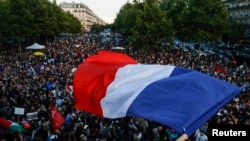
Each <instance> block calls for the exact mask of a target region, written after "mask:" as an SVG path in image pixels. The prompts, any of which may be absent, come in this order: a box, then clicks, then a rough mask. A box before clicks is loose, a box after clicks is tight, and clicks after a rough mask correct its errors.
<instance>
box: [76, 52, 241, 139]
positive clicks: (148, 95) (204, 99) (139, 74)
mask: <svg viewBox="0 0 250 141" xmlns="http://www.w3.org/2000/svg"><path fill="white" fill-rule="evenodd" d="M73 91H74V92H73V94H74V97H75V108H76V109H81V110H83V111H86V112H89V113H91V114H95V115H98V116H102V117H106V118H121V117H126V116H137V117H142V118H146V119H150V120H153V121H156V122H159V123H163V124H165V125H167V126H169V127H171V128H173V129H175V130H176V131H177V132H178V133H179V134H183V133H186V134H187V135H189V136H190V135H191V134H192V133H194V132H195V131H196V130H197V129H198V128H199V127H200V126H201V125H202V124H203V123H205V122H206V121H207V120H208V119H209V118H210V117H211V116H212V115H213V114H215V113H216V112H217V111H218V110H219V109H220V108H221V107H223V106H224V105H225V104H227V103H228V102H229V101H230V100H232V99H233V98H234V97H235V96H236V95H238V94H239V93H240V92H241V91H242V89H241V88H240V87H238V86H236V85H234V84H231V83H228V82H226V81H223V80H220V79H218V78H215V77H212V76H209V75H206V74H203V73H200V72H198V71H195V70H191V69H186V68H180V67H176V66H169V65H142V64H139V63H138V62H137V61H136V60H134V59H132V58H131V57H129V56H127V55H125V54H120V53H115V52H108V51H100V52H99V53H98V54H97V55H94V56H90V57H89V58H87V59H86V60H85V61H84V62H83V63H82V64H80V65H79V66H78V68H77V70H76V72H75V74H74V81H73Z"/></svg>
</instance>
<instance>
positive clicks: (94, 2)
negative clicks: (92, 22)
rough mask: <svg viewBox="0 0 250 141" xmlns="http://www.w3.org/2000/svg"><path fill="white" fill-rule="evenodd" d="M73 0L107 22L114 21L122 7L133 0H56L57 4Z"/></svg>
mask: <svg viewBox="0 0 250 141" xmlns="http://www.w3.org/2000/svg"><path fill="white" fill-rule="evenodd" d="M50 1H53V0H50ZM73 1H74V2H75V3H83V4H85V5H86V6H88V7H89V8H90V9H91V10H92V11H93V12H94V13H95V14H96V15H97V16H98V17H99V18H101V19H102V20H104V21H105V22H106V23H113V22H114V19H115V17H116V14H117V13H118V12H119V11H120V9H121V7H122V6H123V5H124V4H126V3H127V2H131V1H132V0H56V2H57V4H59V3H61V2H73Z"/></svg>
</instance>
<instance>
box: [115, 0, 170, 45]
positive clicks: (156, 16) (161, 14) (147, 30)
mask: <svg viewBox="0 0 250 141" xmlns="http://www.w3.org/2000/svg"><path fill="white" fill-rule="evenodd" d="M114 27H115V29H116V31H117V32H119V33H121V34H122V35H124V36H125V37H128V39H129V41H130V45H131V46H133V47H134V48H135V49H150V50H159V49H161V43H162V42H165V41H169V40H172V37H173V30H172V22H171V21H170V20H168V19H167V15H166V12H165V11H163V10H162V9H161V8H160V5H159V3H158V2H157V1H156V0H146V1H145V2H138V1H136V0H135V1H134V3H133V4H131V3H127V4H125V5H124V6H123V7H122V9H121V10H120V11H119V13H118V15H117V17H116V19H115V22H114Z"/></svg>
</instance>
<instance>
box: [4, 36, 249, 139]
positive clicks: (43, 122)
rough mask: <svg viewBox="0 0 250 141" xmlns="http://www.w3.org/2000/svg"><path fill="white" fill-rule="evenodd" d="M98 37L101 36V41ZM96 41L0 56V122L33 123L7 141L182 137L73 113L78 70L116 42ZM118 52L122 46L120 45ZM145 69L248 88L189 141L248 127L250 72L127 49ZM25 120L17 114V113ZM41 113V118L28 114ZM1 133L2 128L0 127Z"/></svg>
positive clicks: (230, 64) (172, 51)
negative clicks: (216, 129)
mask: <svg viewBox="0 0 250 141" xmlns="http://www.w3.org/2000/svg"><path fill="white" fill-rule="evenodd" d="M97 36H98V35H97ZM97 36H95V37H93V36H90V34H83V35H81V36H77V37H74V38H67V39H61V40H55V41H54V42H51V43H49V44H48V45H46V48H45V49H44V50H42V52H44V55H41V56H35V55H34V51H33V50H23V51H21V52H19V50H18V49H15V48H8V49H1V52H0V80H1V81H0V86H1V89H0V101H1V102H0V117H2V118H5V119H9V120H11V121H13V122H16V123H18V124H20V125H23V123H27V122H28V123H29V124H30V127H29V128H28V129H27V132H18V133H12V132H6V131H5V130H3V129H2V128H0V129H1V136H0V139H1V140H6V141H12V140H13V141H49V140H51V141H52V140H60V141H101V140H102V141H105V140H106V141H123V140H124V141H127V140H130V141H173V140H176V139H177V138H178V137H179V136H180V135H178V134H177V133H176V132H175V131H174V130H173V129H171V128H169V127H167V126H166V125H163V124H160V123H157V122H155V121H150V120H147V119H143V118H139V117H125V118H120V119H106V118H102V117H98V116H95V115H92V114H89V113H86V112H84V111H81V110H78V109H75V108H74V94H73V87H72V86H73V84H72V82H73V77H74V71H75V70H76V69H77V66H78V65H79V64H80V63H82V62H84V60H85V59H86V58H87V57H88V56H91V55H95V54H97V53H98V51H100V50H110V49H111V48H112V47H113V46H114V42H113V41H112V40H109V41H107V42H102V41H101V40H100V39H99V38H96V37H97ZM119 45H120V46H124V44H123V43H122V42H120V43H119ZM122 52H123V53H126V54H128V55H129V56H131V57H133V58H134V59H136V60H137V61H138V62H139V63H142V64H161V65H175V66H180V67H185V68H190V69H195V70H198V71H200V72H203V73H206V74H208V75H211V76H214V77H217V78H219V79H222V80H225V81H228V82H231V83H233V84H236V85H238V86H243V85H248V87H246V88H245V89H244V90H243V91H242V92H241V93H240V94H239V95H238V96H237V97H235V98H234V99H233V100H232V101H231V102H229V103H228V104H227V105H225V106H224V107H222V108H221V110H219V111H218V113H216V114H215V115H214V116H213V117H211V119H209V120H208V121H207V122H206V123H204V125H203V126H202V127H201V128H200V129H198V130H197V132H196V133H194V135H193V136H192V137H190V138H189V140H190V141H195V140H196V139H197V140H198V139H201V138H202V139H204V140H206V136H207V127H208V126H209V124H212V123H214V124H248V125H249V124H250V91H249V90H250V89H249V80H250V70H249V66H248V65H247V64H241V65H238V64H237V60H236V62H235V60H231V59H223V58H217V57H215V56H207V55H197V54H194V53H193V52H191V51H187V52H184V51H183V50H182V49H176V48H171V47H170V48H166V49H165V50H162V51H161V52H155V51H152V52H151V51H141V50H132V49H129V48H127V49H126V50H123V51H122ZM51 104H54V105H55V106H56V108H57V110H58V111H59V112H60V114H61V115H62V116H63V117H64V118H65V123H64V124H63V125H62V126H61V128H60V129H58V130H53V129H52V127H51V118H50V116H49V106H50V105H51ZM16 107H21V108H24V114H23V115H18V114H15V108H16ZM34 112H37V118H34V119H30V118H27V113H34ZM0 127H1V126H0Z"/></svg>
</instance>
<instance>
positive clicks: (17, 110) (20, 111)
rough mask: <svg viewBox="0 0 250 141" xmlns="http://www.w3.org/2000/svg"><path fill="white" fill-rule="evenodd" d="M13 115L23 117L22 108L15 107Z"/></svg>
mask: <svg viewBox="0 0 250 141" xmlns="http://www.w3.org/2000/svg"><path fill="white" fill-rule="evenodd" d="M14 114H16V115H24V108H19V107H15V112H14Z"/></svg>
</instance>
